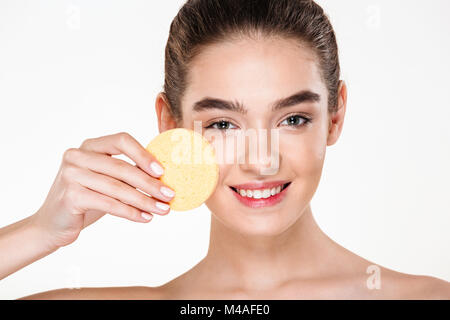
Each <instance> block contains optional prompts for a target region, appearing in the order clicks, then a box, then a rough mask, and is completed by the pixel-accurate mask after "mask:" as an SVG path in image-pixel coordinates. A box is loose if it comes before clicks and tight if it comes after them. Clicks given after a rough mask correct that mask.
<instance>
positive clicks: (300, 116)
mask: <svg viewBox="0 0 450 320" xmlns="http://www.w3.org/2000/svg"><path fill="white" fill-rule="evenodd" d="M289 118H296V119H299V118H300V119H302V120H303V122H302V123H301V124H294V125H288V126H290V127H294V128H300V127H303V126H306V125H307V124H308V123H309V122H311V119H309V118H306V117H304V116H302V115H299V114H293V115H290V116H288V117H287V118H286V119H284V120H283V121H282V122H284V121H286V120H287V119H289ZM220 123H230V124H232V123H231V122H230V121H226V120H219V121H216V122H213V123H211V124H210V125H209V126H207V127H205V129H216V128H213V126H214V125H216V124H220ZM217 130H227V129H218V128H217Z"/></svg>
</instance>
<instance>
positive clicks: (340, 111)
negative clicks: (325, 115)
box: [327, 80, 347, 146]
mask: <svg viewBox="0 0 450 320" xmlns="http://www.w3.org/2000/svg"><path fill="white" fill-rule="evenodd" d="M346 108H347V86H346V85H345V82H344V81H343V80H341V81H339V88H338V102H337V109H336V110H335V111H333V113H331V114H330V115H329V123H328V138H327V146H331V145H333V144H335V143H336V141H337V140H338V138H339V136H340V135H341V132H342V127H343V125H344V116H345V110H346Z"/></svg>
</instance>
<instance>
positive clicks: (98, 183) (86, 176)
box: [73, 168, 170, 215]
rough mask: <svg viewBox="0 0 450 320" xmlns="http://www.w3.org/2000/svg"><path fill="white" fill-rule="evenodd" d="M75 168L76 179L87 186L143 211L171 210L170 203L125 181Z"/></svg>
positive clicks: (164, 212) (164, 211) (158, 211)
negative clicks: (158, 199) (149, 194)
mask: <svg viewBox="0 0 450 320" xmlns="http://www.w3.org/2000/svg"><path fill="white" fill-rule="evenodd" d="M73 170H76V172H75V173H74V174H73V176H74V177H75V178H74V179H75V180H76V181H77V182H78V183H79V184H81V185H82V186H84V187H86V188H89V189H91V190H94V191H97V192H99V193H102V194H104V195H106V196H108V197H112V198H114V199H117V200H120V201H121V202H123V203H125V204H129V205H131V206H133V207H136V208H139V209H140V210H142V211H146V212H152V213H157V214H160V215H165V214H167V213H169V211H170V207H169V204H167V203H165V202H161V201H157V200H155V199H153V198H151V197H149V196H147V195H145V194H143V193H142V192H140V191H138V190H136V189H135V188H133V187H132V186H130V185H128V184H126V183H124V182H123V181H119V180H117V179H114V178H112V177H109V176H105V175H103V174H99V173H96V172H93V171H90V170H86V169H82V168H74V169H73Z"/></svg>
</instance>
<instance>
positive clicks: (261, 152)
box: [237, 129, 281, 176]
mask: <svg viewBox="0 0 450 320" xmlns="http://www.w3.org/2000/svg"><path fill="white" fill-rule="evenodd" d="M238 140H239V142H238V144H237V160H238V165H239V167H240V169H241V170H242V171H245V172H248V173H249V175H250V174H251V175H253V176H268V175H275V174H277V173H278V170H279V168H280V164H281V154H280V152H279V145H280V140H279V131H278V129H271V130H267V129H257V130H256V129H247V130H245V132H243V131H241V133H240V135H239V136H238Z"/></svg>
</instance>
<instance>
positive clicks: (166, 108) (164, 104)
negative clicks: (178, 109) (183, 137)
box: [155, 92, 178, 133]
mask: <svg viewBox="0 0 450 320" xmlns="http://www.w3.org/2000/svg"><path fill="white" fill-rule="evenodd" d="M155 109H156V114H157V116H158V129H159V133H162V132H164V131H166V130H170V129H174V128H177V127H178V126H177V122H176V121H175V119H174V117H173V116H172V113H171V112H170V104H169V100H168V99H167V96H166V94H165V93H164V92H160V93H158V95H157V96H156V103H155Z"/></svg>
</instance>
